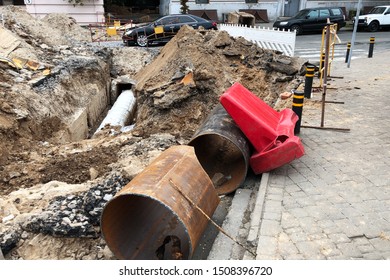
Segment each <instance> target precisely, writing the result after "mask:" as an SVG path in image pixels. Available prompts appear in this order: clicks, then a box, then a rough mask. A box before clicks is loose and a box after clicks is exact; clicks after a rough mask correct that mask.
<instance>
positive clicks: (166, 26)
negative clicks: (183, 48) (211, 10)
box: [122, 14, 217, 47]
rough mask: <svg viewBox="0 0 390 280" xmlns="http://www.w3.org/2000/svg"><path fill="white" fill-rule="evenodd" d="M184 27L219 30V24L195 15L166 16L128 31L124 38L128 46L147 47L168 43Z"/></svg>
mask: <svg viewBox="0 0 390 280" xmlns="http://www.w3.org/2000/svg"><path fill="white" fill-rule="evenodd" d="M183 25H189V26H192V27H193V28H195V29H197V28H199V27H200V26H203V27H204V28H205V29H214V30H217V23H216V22H214V21H209V20H206V19H203V18H201V17H198V16H194V15H182V14H180V15H169V16H164V17H161V18H159V19H157V20H156V21H154V22H152V23H149V24H147V25H145V26H138V27H134V28H131V29H127V30H126V31H125V32H124V34H123V36H122V39H123V43H125V44H126V45H128V46H129V45H133V44H136V45H138V46H141V47H145V46H147V45H148V44H150V43H157V42H168V41H169V40H170V39H171V38H172V37H173V36H175V35H176V33H177V32H178V31H179V29H180V28H181V27H182V26H183Z"/></svg>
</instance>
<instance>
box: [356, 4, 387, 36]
mask: <svg viewBox="0 0 390 280" xmlns="http://www.w3.org/2000/svg"><path fill="white" fill-rule="evenodd" d="M353 23H354V24H355V18H353ZM385 26H388V27H390V6H376V7H374V8H372V9H371V11H369V12H368V14H367V15H361V16H359V21H358V28H359V29H365V30H368V31H371V32H376V31H378V30H379V29H380V28H381V27H385Z"/></svg>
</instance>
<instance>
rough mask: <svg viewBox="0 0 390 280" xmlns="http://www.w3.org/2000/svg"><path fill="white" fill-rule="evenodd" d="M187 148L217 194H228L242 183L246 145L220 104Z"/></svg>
mask: <svg viewBox="0 0 390 280" xmlns="http://www.w3.org/2000/svg"><path fill="white" fill-rule="evenodd" d="M188 145H190V146H193V147H194V148H195V153H196V156H197V157H198V160H199V162H200V164H201V165H202V166H203V168H204V170H205V171H206V172H207V174H208V175H209V177H210V178H211V179H212V181H213V184H214V187H215V189H216V190H217V193H218V194H227V193H231V192H233V191H235V190H236V189H237V188H238V187H239V186H240V185H241V184H242V183H243V182H244V180H245V177H246V174H247V171H248V166H249V158H250V147H249V143H248V140H247V139H246V137H245V135H244V134H243V133H242V131H241V130H240V129H239V128H238V126H237V125H236V124H235V122H234V121H233V119H232V118H231V117H230V115H229V114H228V113H227V112H226V110H225V109H224V108H223V107H222V105H221V104H219V105H217V107H216V108H215V109H214V110H213V111H212V112H211V113H210V115H209V116H208V117H207V119H206V120H205V121H204V122H203V124H202V125H201V126H200V127H199V129H198V130H197V131H196V132H195V134H194V136H193V137H192V139H191V140H190V142H189V144H188Z"/></svg>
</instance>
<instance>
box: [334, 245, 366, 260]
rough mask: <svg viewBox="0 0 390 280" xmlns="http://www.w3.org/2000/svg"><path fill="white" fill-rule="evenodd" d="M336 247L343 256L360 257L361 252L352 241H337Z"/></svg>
mask: <svg viewBox="0 0 390 280" xmlns="http://www.w3.org/2000/svg"><path fill="white" fill-rule="evenodd" d="M337 248H338V249H339V250H340V251H341V252H342V253H343V255H344V256H346V257H348V258H352V257H353V258H361V257H362V253H361V252H360V250H359V249H358V248H357V246H355V244H352V243H339V244H337Z"/></svg>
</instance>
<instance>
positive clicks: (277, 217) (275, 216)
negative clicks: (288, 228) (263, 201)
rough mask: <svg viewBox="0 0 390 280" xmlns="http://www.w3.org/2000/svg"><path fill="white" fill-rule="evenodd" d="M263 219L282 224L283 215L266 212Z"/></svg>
mask: <svg viewBox="0 0 390 280" xmlns="http://www.w3.org/2000/svg"><path fill="white" fill-rule="evenodd" d="M263 219H264V220H272V221H276V222H280V220H281V219H282V213H281V212H280V213H274V212H265V213H264V215H263Z"/></svg>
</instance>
